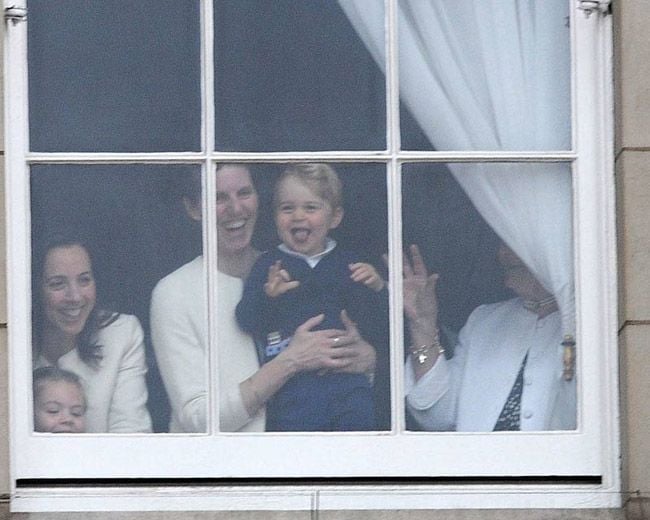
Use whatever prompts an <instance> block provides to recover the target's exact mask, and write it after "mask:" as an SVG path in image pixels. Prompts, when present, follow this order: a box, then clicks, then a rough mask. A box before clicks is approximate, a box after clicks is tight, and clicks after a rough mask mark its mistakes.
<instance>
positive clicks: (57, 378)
mask: <svg viewBox="0 0 650 520" xmlns="http://www.w3.org/2000/svg"><path fill="white" fill-rule="evenodd" d="M33 388H34V431H36V432H50V433H84V432H85V431H86V397H85V395H84V390H83V387H82V386H81V381H80V379H79V377H78V376H77V375H76V374H74V373H72V372H69V371H67V370H62V369H60V368H57V367H41V368H37V369H36V370H34V374H33Z"/></svg>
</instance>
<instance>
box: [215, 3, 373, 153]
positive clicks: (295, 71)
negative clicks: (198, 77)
mask: <svg viewBox="0 0 650 520" xmlns="http://www.w3.org/2000/svg"><path fill="white" fill-rule="evenodd" d="M358 4H359V5H362V4H364V2H358ZM381 11H382V14H381V16H383V7H382V8H381ZM214 12H215V47H214V53H215V96H216V99H215V103H216V147H217V149H219V150H226V151H231V150H240V151H287V150H341V149H347V150H365V149H384V148H385V147H386V138H385V129H386V123H385V117H386V115H385V114H386V112H385V89H384V84H385V79H384V76H383V74H382V72H381V70H380V69H379V67H378V66H377V65H376V64H375V62H374V61H373V59H372V57H371V55H370V53H369V52H368V51H367V50H366V48H365V45H364V44H363V42H362V41H361V39H360V38H359V37H358V36H357V34H356V32H355V31H354V29H353V28H352V27H351V25H350V23H349V22H348V20H347V18H346V16H345V15H344V13H343V11H342V10H341V8H340V7H339V5H338V3H337V2H322V1H319V0H303V1H300V2H294V1H292V0H276V1H273V2H268V1H265V0H215V2H214ZM383 38H384V37H383V25H382V30H381V36H380V39H381V40H382V43H381V44H380V45H383Z"/></svg>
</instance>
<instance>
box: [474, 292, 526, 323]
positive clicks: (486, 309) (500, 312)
mask: <svg viewBox="0 0 650 520" xmlns="http://www.w3.org/2000/svg"><path fill="white" fill-rule="evenodd" d="M521 309H522V306H521V298H512V299H510V300H505V301H501V302H496V303H488V304H485V305H479V306H478V307H477V308H476V309H474V310H473V311H472V313H471V314H470V315H469V318H467V323H466V324H465V327H468V326H469V327H472V326H474V325H475V324H481V323H484V322H485V320H488V319H508V318H512V316H513V315H514V314H516V313H518V312H520V311H521Z"/></svg>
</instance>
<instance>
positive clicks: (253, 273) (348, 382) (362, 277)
mask: <svg viewBox="0 0 650 520" xmlns="http://www.w3.org/2000/svg"><path fill="white" fill-rule="evenodd" d="M216 175H217V181H216V186H217V204H216V206H217V225H218V230H217V233H218V235H219V238H218V240H217V254H218V265H219V271H220V272H219V274H218V277H217V282H218V283H217V291H218V294H219V296H220V299H221V301H222V303H221V305H223V306H222V307H221V308H219V311H220V312H221V315H219V316H218V323H219V325H218V327H217V330H218V331H219V335H218V338H217V341H218V363H219V377H220V378H221V385H222V386H221V392H222V393H224V395H225V394H226V393H227V392H230V393H231V394H232V393H233V389H234V390H236V392H235V393H236V394H237V395H238V396H239V393H240V392H241V398H242V399H243V401H244V404H245V405H246V407H247V409H248V410H249V411H251V410H254V411H255V417H254V419H253V420H249V419H248V418H247V417H245V416H244V419H245V420H244V421H242V420H241V419H240V418H239V416H238V414H237V408H236V407H235V406H233V400H232V399H231V400H229V401H228V402H224V399H223V397H222V396H220V404H221V405H222V410H221V428H222V430H226V431H262V430H264V428H266V430H267V431H361V430H380V429H388V428H389V427H390V398H389V395H390V392H389V389H390V381H389V374H388V366H389V360H388V338H389V330H388V329H389V327H388V291H387V285H386V283H385V282H384V280H386V279H387V273H386V270H385V268H384V266H383V262H382V260H381V255H382V253H385V252H386V251H387V232H386V231H387V207H386V177H385V167H384V165H373V164H334V165H327V164H293V165H287V164H275V165H274V164H257V165H244V164H239V165H232V164H230V165H222V166H220V167H218V169H217V172H216ZM252 186H255V191H254V192H253V191H252V190H251V187H252ZM253 233H254V236H253V237H252V242H251V236H252V234H253ZM261 251H264V252H263V253H260V252H261ZM242 279H245V281H242ZM226 302H227V303H226ZM342 310H345V311H346V312H347V313H348V316H349V319H350V320H352V321H349V322H348V323H347V326H346V318H343V317H341V311H342ZM321 314H322V315H323V316H322V320H321V318H317V319H315V320H314V319H313V318H315V317H318V316H320V315H321ZM310 320H311V321H310ZM352 322H354V323H356V327H355V326H354V325H353V324H352ZM305 324H307V325H305ZM356 328H358V333H359V334H360V335H361V337H362V338H363V340H361V339H359V337H358V334H357V333H356ZM242 331H243V332H242ZM244 332H245V334H244ZM253 339H254V340H255V344H257V345H258V346H259V351H258V353H259V357H260V359H261V360H262V362H263V363H265V364H267V365H273V366H274V367H275V369H273V370H269V369H268V368H267V370H265V371H264V370H263V371H260V372H256V369H257V363H258V360H257V356H256V355H255V346H254V343H253ZM368 344H370V345H372V347H374V349H375V351H376V358H377V364H376V367H373V366H372V362H371V358H372V352H370V353H369V350H370V347H369V346H368ZM344 346H345V347H350V348H349V350H351V354H357V353H361V354H363V356H361V357H362V358H364V357H367V356H368V355H369V356H370V358H369V359H360V360H359V361H358V362H357V363H356V364H353V365H352V366H351V367H350V370H351V371H352V373H342V372H340V371H338V372H337V371H336V370H328V368H332V366H333V365H331V363H332V361H334V360H337V359H339V361H340V358H339V356H340V355H341V354H340V352H341V351H340V350H339V351H337V349H338V348H339V347H344ZM246 355H248V358H247V359H248V361H245V356H246ZM296 356H297V357H296ZM298 358H299V359H300V361H299V363H298V365H299V366H300V367H301V370H300V373H298V374H296V375H294V376H293V377H291V379H290V380H289V381H287V382H286V383H284V384H282V385H281V387H280V388H279V389H278V385H280V384H281V381H282V378H281V377H278V374H280V376H281V372H282V367H283V366H285V365H286V363H287V360H293V359H298ZM324 359H325V360H324ZM334 363H336V361H334ZM245 364H248V366H245ZM237 371H239V372H237ZM251 373H252V374H253V376H252V377H251V378H250V379H247V378H248V377H249V376H250V375H251ZM226 381H228V382H229V386H230V387H231V388H228V387H224V386H223V384H224V382H226ZM242 381H244V384H240V383H241V382H242ZM266 399H268V402H267V405H266V410H265V412H266V415H265V416H264V410H263V409H262V408H261V406H260V405H261V403H262V402H263V401H265V400H266ZM225 406H230V408H229V409H228V410H229V413H228V414H227V413H225V412H226V410H225V409H224V407H225Z"/></svg>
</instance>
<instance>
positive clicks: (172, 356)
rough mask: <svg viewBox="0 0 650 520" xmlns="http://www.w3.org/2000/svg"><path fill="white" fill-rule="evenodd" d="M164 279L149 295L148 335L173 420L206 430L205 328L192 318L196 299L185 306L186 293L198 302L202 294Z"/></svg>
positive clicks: (183, 426)
mask: <svg viewBox="0 0 650 520" xmlns="http://www.w3.org/2000/svg"><path fill="white" fill-rule="evenodd" d="M164 282H165V280H162V282H161V283H159V284H158V285H157V286H156V288H155V289H154V291H153V295H152V298H151V339H152V342H153V347H154V351H155V353H156V360H157V362H158V368H159V370H160V374H161V376H162V380H163V382H164V384H165V389H166V390H167V395H168V397H169V401H170V404H171V408H172V415H173V418H172V422H174V421H175V422H177V423H178V426H180V428H181V430H182V431H184V432H205V431H207V428H206V411H207V410H206V408H207V391H206V381H205V369H206V365H207V361H208V359H207V353H206V350H205V347H204V345H205V342H206V340H207V338H205V337H203V336H204V335H205V328H204V329H203V330H198V329H199V326H198V325H197V324H198V323H199V322H200V321H202V317H201V316H199V317H197V316H194V317H193V319H192V315H191V314H192V309H193V308H194V307H196V303H194V305H192V304H190V306H189V307H188V306H187V303H188V302H187V299H188V296H189V298H190V299H191V298H196V299H198V300H199V302H200V303H199V304H200V305H203V298H202V295H201V294H193V295H187V294H183V293H182V292H180V291H175V290H173V289H174V288H173V287H172V286H170V285H168V284H165V283H164ZM185 289H186V290H187V289H188V288H185ZM202 314H203V313H201V315H202Z"/></svg>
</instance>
